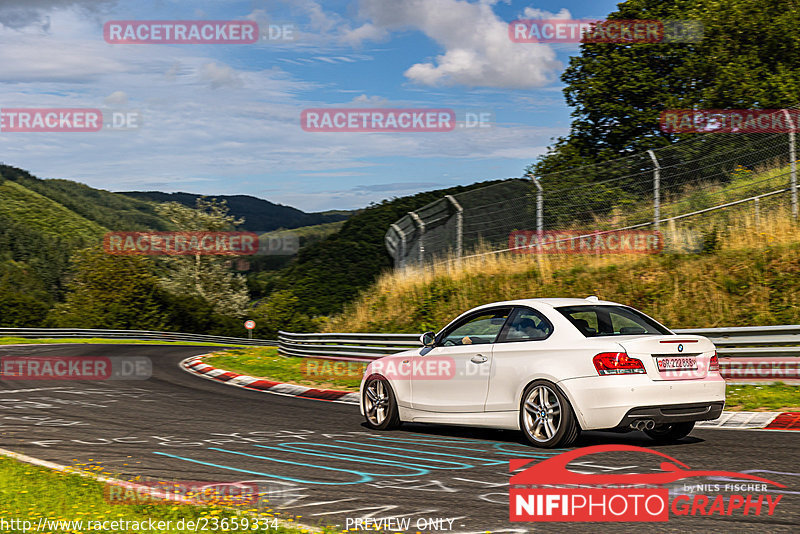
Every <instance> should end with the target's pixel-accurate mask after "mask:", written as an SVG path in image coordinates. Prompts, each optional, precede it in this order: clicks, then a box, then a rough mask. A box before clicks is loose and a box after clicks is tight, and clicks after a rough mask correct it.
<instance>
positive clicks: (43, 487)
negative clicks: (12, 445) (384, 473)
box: [0, 456, 309, 534]
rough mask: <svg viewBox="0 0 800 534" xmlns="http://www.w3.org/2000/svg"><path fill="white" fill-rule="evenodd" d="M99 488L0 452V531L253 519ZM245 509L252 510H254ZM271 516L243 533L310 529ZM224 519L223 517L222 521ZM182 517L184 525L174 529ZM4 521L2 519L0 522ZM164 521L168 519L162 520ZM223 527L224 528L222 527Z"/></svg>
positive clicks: (168, 533)
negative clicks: (112, 496) (113, 495)
mask: <svg viewBox="0 0 800 534" xmlns="http://www.w3.org/2000/svg"><path fill="white" fill-rule="evenodd" d="M104 487H105V485H104V484H103V483H101V482H99V481H97V480H94V479H92V478H89V477H85V476H80V475H77V474H68V473H62V472H59V471H53V470H50V469H46V468H44V467H39V466H34V465H30V464H26V463H23V462H20V461H17V460H14V459H12V458H8V457H5V456H0V525H2V526H1V527H0V528H2V532H4V533H13V534H17V533H23V532H34V531H38V532H43V533H47V532H50V533H68V534H79V533H82V532H83V533H85V532H88V531H101V530H102V531H103V532H107V533H109V534H115V533H119V534H122V533H129V532H159V533H163V534H183V533H189V532H195V529H194V528H186V524H187V522H189V521H193V522H195V524H198V523H197V522H198V520H199V521H201V524H205V525H206V526H208V527H209V528H208V529H207V530H203V532H212V533H217V532H231V531H233V530H232V527H231V526H230V525H225V523H230V522H231V520H232V519H238V520H239V521H242V520H244V518H246V517H247V518H248V520H249V521H252V520H253V519H254V518H255V517H256V516H255V515H240V514H239V513H237V512H236V511H234V510H231V509H228V508H223V507H220V506H215V505H211V506H191V505H185V504H181V505H172V504H171V503H167V504H135V505H122V504H113V503H110V502H107V501H106V499H105V498H104V495H105V493H104ZM250 512H251V514H254V513H255V512H254V511H253V510H250ZM274 515H275V514H274V513H271V512H270V511H264V512H260V513H259V514H258V517H262V518H264V519H263V520H262V522H261V523H260V524H259V529H257V530H252V529H248V530H247V531H248V532H260V533H266V532H269V533H271V534H303V533H307V532H309V531H308V530H307V529H301V528H297V529H294V528H286V527H284V526H282V525H277V524H275V523H274ZM42 518H44V519H42ZM214 518H216V522H217V523H218V527H219V528H211V527H213V526H214V522H215V519H214ZM223 519H227V521H226V522H225V523H223V521H222V520H223ZM181 520H183V525H182V526H184V528H179V522H180V521H181ZM3 521H5V523H2V522H3ZM12 521H13V522H12ZM19 521H30V522H31V524H32V526H31V527H30V528H29V529H26V528H25V527H26V526H29V525H25V524H22V525H20V524H19ZM39 521H51V523H43V528H42V529H37V526H38V525H39ZM59 521H67V522H68V521H82V525H76V524H75V523H72V524H68V523H52V522H59ZM112 521H118V522H121V521H127V522H128V523H127V524H120V523H118V524H117V526H119V527H123V528H117V529H115V528H112V527H114V525H113V524H112V523H110V522H112ZM150 521H154V522H155V524H156V525H158V522H160V521H164V522H165V523H162V524H161V525H158V528H157V530H153V529H152V528H149V527H148V526H141V527H136V526H134V523H139V524H140V525H148V524H151V523H149V522H150ZM167 521H169V523H166V522H167ZM267 521H269V523H268V525H267ZM90 522H91V524H90ZM98 522H99V523H98ZM104 522H107V523H104ZM225 526H227V528H224V527H225ZM162 527H165V528H162ZM261 527H265V528H261Z"/></svg>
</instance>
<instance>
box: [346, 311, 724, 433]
mask: <svg viewBox="0 0 800 534" xmlns="http://www.w3.org/2000/svg"><path fill="white" fill-rule="evenodd" d="M420 341H421V342H422V345H423V346H422V347H421V348H418V349H413V350H408V351H405V352H401V353H398V354H393V355H391V356H386V357H383V358H380V359H378V360H375V361H373V362H371V363H370V365H369V366H368V367H367V370H366V372H365V374H364V378H363V380H362V382H361V390H360V394H361V413H362V414H363V415H364V416H365V418H366V421H367V425H368V426H370V427H371V428H374V429H379V430H386V429H390V428H393V427H396V426H398V425H400V424H401V423H402V422H414V423H435V424H449V425H464V426H478V427H490V428H503V429H510V430H522V432H523V433H524V434H525V437H526V438H527V439H528V440H529V441H530V442H531V443H532V444H533V445H535V446H538V447H547V448H552V447H566V446H569V445H570V444H572V443H573V442H574V441H575V439H576V438H577V437H578V434H579V432H580V431H581V430H604V429H607V430H614V431H630V430H642V431H644V432H645V433H646V434H647V435H648V436H650V437H651V438H653V439H655V440H657V441H662V442H668V441H675V440H679V439H681V438H683V437H685V436H687V435H688V434H689V433H690V432H691V431H692V429H693V428H694V424H695V421H703V420H709V419H716V418H717V417H719V416H720V414H721V412H722V408H723V406H724V404H725V381H724V379H723V378H722V377H721V376H720V373H719V361H718V359H717V353H716V350H715V347H714V345H713V344H712V343H711V341H709V340H708V339H706V338H704V337H701V336H692V335H676V334H675V333H673V332H671V331H670V330H669V329H668V328H666V327H664V326H662V325H661V324H659V323H658V322H656V321H655V320H653V319H651V318H650V317H648V316H646V315H645V314H643V313H641V312H639V311H637V310H635V309H633V308H630V307H628V306H623V305H621V304H617V303H614V302H607V301H601V300H599V299H597V297H588V298H587V299H526V300H514V301H508V302H497V303H494V304H487V305H485V306H479V307H477V308H474V309H472V310H470V311H468V312H466V313H464V314H462V315H460V316H459V317H457V318H456V319H455V320H454V321H452V322H451V323H450V324H449V325H447V326H446V327H445V328H444V329H442V330H441V331H440V332H439V333H438V334H435V333H434V332H426V333H424V334H423V335H422V336H421V337H420Z"/></svg>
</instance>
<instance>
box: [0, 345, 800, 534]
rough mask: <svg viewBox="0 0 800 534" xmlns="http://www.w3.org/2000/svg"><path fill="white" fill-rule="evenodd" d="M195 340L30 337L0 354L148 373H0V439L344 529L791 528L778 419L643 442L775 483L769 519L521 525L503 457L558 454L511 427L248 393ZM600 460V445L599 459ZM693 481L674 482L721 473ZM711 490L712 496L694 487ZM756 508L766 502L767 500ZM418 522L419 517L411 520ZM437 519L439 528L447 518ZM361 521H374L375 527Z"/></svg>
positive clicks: (696, 464)
mask: <svg viewBox="0 0 800 534" xmlns="http://www.w3.org/2000/svg"><path fill="white" fill-rule="evenodd" d="M210 350H216V349H208V348H205V349H204V348H203V347H176V346H156V345H154V346H148V345H83V344H80V345H78V344H64V345H28V346H6V347H0V357H1V356H33V355H39V356H41V355H49V356H138V357H141V356H145V357H149V358H150V359H151V360H152V364H153V376H152V377H151V378H150V379H148V380H143V381H142V380H140V381H110V380H109V381H102V382H100V381H95V382H89V381H53V380H50V381H19V380H5V381H0V447H2V448H4V449H8V450H12V451H14V452H18V453H22V454H26V455H29V456H34V457H36V458H40V459H43V460H49V461H53V462H57V463H60V464H64V465H75V464H91V465H99V466H102V467H103V468H104V470H105V471H106V472H111V473H115V474H118V475H119V476H120V477H121V478H125V479H132V478H133V477H135V476H137V475H141V476H143V477H144V478H145V479H150V480H170V481H171V480H181V481H188V480H191V481H258V482H259V484H260V485H262V487H264V488H266V491H268V492H269V496H270V504H271V505H272V506H276V507H280V509H281V510H282V514H283V515H284V516H285V517H298V516H299V519H298V521H300V522H303V523H305V524H309V525H317V524H322V523H324V524H332V525H341V526H342V527H344V525H345V521H346V519H347V518H351V519H353V518H365V517H372V518H384V517H400V518H408V519H410V521H411V523H410V524H411V527H410V529H409V531H410V532H411V533H412V534H413V533H415V532H416V531H418V530H422V531H434V530H435V529H434V528H417V527H418V526H420V525H425V523H424V521H427V520H431V519H439V518H447V519H450V520H452V527H448V523H447V522H445V523H444V526H445V530H448V531H452V532H475V533H478V532H480V533H484V532H486V531H491V532H512V531H521V532H528V531H537V532H538V531H543V532H563V531H565V530H567V529H569V530H571V531H575V532H597V531H599V530H601V529H602V530H606V529H608V530H609V531H610V530H613V531H627V532H634V531H640V530H641V529H642V528H647V529H651V530H654V531H665V530H671V531H695V532H709V531H711V532H732V531H735V532H740V531H760V532H791V531H794V532H797V530H798V528H800V527H798V525H800V434H798V433H797V432H791V431H743V430H695V431H694V432H693V433H692V435H691V436H690V437H688V438H686V439H684V440H683V441H682V442H681V443H679V444H675V445H671V446H661V447H654V448H656V449H658V450H660V451H662V452H665V453H666V454H668V455H670V456H672V457H674V458H676V459H677V460H680V461H681V462H683V463H685V464H688V465H689V467H690V468H692V469H704V470H725V471H736V472H754V473H755V474H758V475H760V476H763V477H765V478H769V479H771V480H775V481H777V482H780V483H782V484H785V485H786V486H787V488H786V490H782V489H778V488H773V487H770V488H769V489H768V490H767V493H768V494H772V495H777V494H782V495H783V497H782V499H781V501H780V502H779V504H778V506H777V508H776V509H775V514H774V515H773V516H767V515H766V510H764V511H762V514H761V515H749V516H747V517H742V515H741V514H735V515H732V516H723V517H720V516H718V515H716V516H713V517H703V516H677V517H676V516H674V515H671V517H670V520H669V522H668V523H657V524H652V523H651V524H647V525H642V524H639V523H609V524H606V525H603V526H602V527H601V526H600V525H597V524H593V523H577V524H565V523H555V524H545V523H541V524H533V523H511V522H509V519H508V516H509V505H508V478H509V468H508V461H509V460H510V459H514V458H536V459H545V458H549V457H551V456H553V455H555V454H558V452H559V451H543V450H539V449H535V448H532V447H528V446H527V445H525V444H524V443H523V442H522V439H523V438H522V436H521V434H519V433H516V432H508V431H491V430H472V429H461V428H449V427H439V426H429V425H406V426H404V427H403V429H402V430H399V431H395V432H389V433H380V432H374V431H371V430H369V429H368V428H366V427H365V426H363V425H362V418H361V416H360V415H359V413H358V408H357V407H355V406H352V405H344V404H337V403H331V402H325V401H318V400H308V399H300V398H295V397H285V396H279V395H273V394H265V393H259V392H255V391H247V390H243V389H240V388H235V387H230V386H226V385H224V384H221V383H218V382H213V381H210V380H204V379H202V378H199V377H196V376H192V375H190V374H188V373H186V372H185V371H183V370H181V369H179V368H178V362H179V361H181V360H182V359H184V358H187V357H189V356H193V355H197V354H203V353H207V352H209V351H210ZM612 443H624V444H630V445H639V446H645V447H650V446H652V442H651V441H650V440H649V439H647V438H646V437H645V436H644V435H643V434H640V433H630V434H610V433H585V434H584V435H582V437H581V438H580V441H579V442H578V446H586V445H595V444H612ZM606 456H609V457H608V458H607V457H606ZM648 456H652V455H638V453H631V454H628V453H615V455H614V456H613V457H612V456H610V455H604V456H602V457H598V458H587V459H586V460H583V461H581V462H579V463H573V464H570V467H572V468H573V469H575V470H580V471H581V472H586V473H626V472H647V471H654V470H657V469H658V467H659V465H658V462H657V461H654V460H652V459H651V458H649V457H648ZM725 482H730V481H729V480H727V481H726V480H724V479H719V478H717V479H716V480H714V479H710V478H708V477H706V478H693V479H691V480H686V481H682V482H676V483H674V484H673V485H672V486H671V488H672V489H674V490H676V491H677V490H683V489H685V487H684V484H687V485H688V484H721V485H724V483H725ZM703 493H705V494H707V495H709V496H710V497H711V498H712V499H713V497H714V493H713V491H712V492H703ZM765 508H766V507H765ZM420 520H422V521H423V523H418V521H420ZM450 528H451V529H452V530H450ZM373 532H374V530H373Z"/></svg>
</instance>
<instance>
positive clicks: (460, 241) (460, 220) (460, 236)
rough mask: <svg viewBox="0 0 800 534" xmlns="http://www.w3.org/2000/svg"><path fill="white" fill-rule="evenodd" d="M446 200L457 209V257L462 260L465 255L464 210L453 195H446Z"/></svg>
mask: <svg viewBox="0 0 800 534" xmlns="http://www.w3.org/2000/svg"><path fill="white" fill-rule="evenodd" d="M444 198H446V199H447V200H449V201H450V203H451V204H452V205H453V207H454V208H455V209H456V257H457V258H460V257H461V256H463V255H464V208H462V207H461V204H459V203H458V201H457V200H456V199H455V198H454V197H453V195H445V197H444Z"/></svg>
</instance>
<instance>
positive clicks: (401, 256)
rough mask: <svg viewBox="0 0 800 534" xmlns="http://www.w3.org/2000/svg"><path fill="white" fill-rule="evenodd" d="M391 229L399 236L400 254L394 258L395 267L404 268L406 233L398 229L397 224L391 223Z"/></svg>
mask: <svg viewBox="0 0 800 534" xmlns="http://www.w3.org/2000/svg"><path fill="white" fill-rule="evenodd" d="M392 228H394V231H395V232H397V233H398V234H399V235H400V253H399V254H398V255H397V256H398V257H397V258H396V259H397V260H398V261H397V262H396V263H397V265H395V267H405V264H406V233H405V232H404V231H403V230H402V228H400V227H399V226H398V225H397V224H395V223H392Z"/></svg>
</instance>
